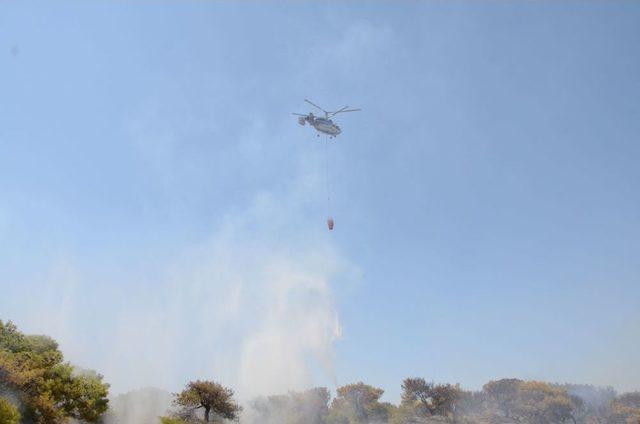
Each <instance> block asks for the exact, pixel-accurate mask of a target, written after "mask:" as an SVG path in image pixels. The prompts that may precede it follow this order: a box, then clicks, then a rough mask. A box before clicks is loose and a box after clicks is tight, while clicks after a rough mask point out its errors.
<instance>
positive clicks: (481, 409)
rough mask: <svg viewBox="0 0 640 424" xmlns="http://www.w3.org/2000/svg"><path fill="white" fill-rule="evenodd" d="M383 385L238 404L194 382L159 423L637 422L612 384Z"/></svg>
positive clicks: (638, 415) (628, 397) (225, 391)
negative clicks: (392, 398) (390, 398)
mask: <svg viewBox="0 0 640 424" xmlns="http://www.w3.org/2000/svg"><path fill="white" fill-rule="evenodd" d="M383 393H384V391H383V390H382V389H380V388H377V387H373V386H370V385H367V384H364V383H362V382H359V383H354V384H348V385H346V386H342V387H340V388H338V389H337V392H336V396H335V397H334V398H333V399H331V395H330V392H329V390H328V389H326V388H323V387H317V388H313V389H310V390H307V391H304V392H290V393H288V394H285V395H276V396H267V397H262V398H258V399H255V400H253V401H252V402H250V403H249V405H248V406H249V407H248V408H247V411H245V414H244V415H243V416H242V419H241V420H240V415H239V413H240V411H241V410H242V408H241V407H240V406H239V405H238V404H237V403H236V402H235V401H234V400H233V391H232V390H231V389H229V388H226V387H223V386H221V385H220V384H217V383H214V382H205V381H195V382H191V383H189V384H188V385H187V387H186V388H185V390H183V391H182V392H181V393H179V394H177V395H176V397H175V400H174V403H173V404H174V408H176V409H175V410H174V412H173V413H171V414H169V415H168V416H166V417H164V418H163V419H162V423H163V424H183V423H197V422H203V421H204V422H219V421H223V420H225V419H226V420H240V421H242V422H247V423H252V424H420V423H424V424H427V423H434V424H435V423H461V424H465V423H466V424H507V423H521V424H522V423H524V424H563V423H573V424H599V423H608V424H640V392H634V393H625V394H622V395H617V394H616V392H615V391H614V390H613V389H611V388H597V387H593V386H586V385H570V384H564V385H558V384H550V383H545V382H540V381H523V380H518V379H502V380H496V381H490V382H488V383H487V384H485V385H484V386H483V388H482V390H480V391H466V390H463V389H461V388H460V386H459V385H451V384H434V383H430V382H428V381H426V380H425V379H423V378H407V379H405V380H404V381H403V383H402V397H401V401H400V403H399V404H398V405H393V404H391V403H388V402H382V401H381V397H382V395H383Z"/></svg>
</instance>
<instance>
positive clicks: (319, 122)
mask: <svg viewBox="0 0 640 424" xmlns="http://www.w3.org/2000/svg"><path fill="white" fill-rule="evenodd" d="M304 101H305V102H307V103H309V104H310V105H311V106H313V107H316V108H318V109H320V110H321V111H322V112H324V118H322V117H318V116H315V115H314V114H313V112H309V113H308V114H307V115H304V114H302V113H294V114H293V115H296V116H298V123H299V124H300V125H305V124H306V123H309V125H311V126H313V127H314V128H315V129H316V131H318V132H319V133H324V134H327V135H329V138H335V137H336V136H337V135H338V134H340V133H341V132H342V131H341V130H340V127H339V126H337V125H336V124H334V123H333V121H332V120H331V119H329V118H331V117H332V116H334V115H337V114H339V113H344V112H358V111H360V110H362V109H349V106H345V107H343V108H342V109H340V110H337V111H335V112H329V111H327V110H324V109H322V108H321V107H320V106H318V105H317V104H315V103H313V102H311V101H309V100H307V99H304ZM316 136H317V137H320V134H316Z"/></svg>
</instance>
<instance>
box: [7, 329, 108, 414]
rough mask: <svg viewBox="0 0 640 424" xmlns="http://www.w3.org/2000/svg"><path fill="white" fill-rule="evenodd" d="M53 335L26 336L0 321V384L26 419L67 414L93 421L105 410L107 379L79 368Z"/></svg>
mask: <svg viewBox="0 0 640 424" xmlns="http://www.w3.org/2000/svg"><path fill="white" fill-rule="evenodd" d="M63 361H64V358H63V355H62V353H61V352H60V351H59V350H58V344H57V343H56V341H55V340H53V339H51V338H50V337H47V336H25V335H23V334H22V333H20V332H19V331H18V329H17V328H16V326H15V325H14V324H13V323H11V322H7V323H6V324H5V323H3V322H2V321H0V384H1V385H2V386H4V387H6V388H8V389H9V390H11V391H12V392H15V393H16V395H17V396H18V398H19V400H20V402H21V404H22V405H23V406H24V415H25V417H24V418H25V419H27V420H28V421H32V422H36V423H46V424H52V423H59V422H65V421H66V420H67V418H75V419H79V420H83V421H86V422H97V421H98V419H99V418H100V416H101V415H102V414H103V413H104V412H105V411H106V410H107V403H108V400H107V395H108V387H109V386H108V385H107V384H105V383H103V382H102V376H101V375H99V374H96V373H94V372H84V373H78V372H77V370H76V369H75V368H74V367H73V366H71V365H70V364H69V363H67V362H63Z"/></svg>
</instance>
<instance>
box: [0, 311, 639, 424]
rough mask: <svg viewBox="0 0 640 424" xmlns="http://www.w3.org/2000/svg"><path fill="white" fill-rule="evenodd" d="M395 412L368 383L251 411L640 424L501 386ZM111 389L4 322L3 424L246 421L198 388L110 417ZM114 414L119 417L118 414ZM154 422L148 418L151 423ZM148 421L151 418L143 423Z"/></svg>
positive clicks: (507, 383)
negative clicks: (109, 391) (163, 415)
mask: <svg viewBox="0 0 640 424" xmlns="http://www.w3.org/2000/svg"><path fill="white" fill-rule="evenodd" d="M401 388H402V392H401V400H400V403H399V405H397V406H396V405H392V404H390V403H387V402H383V401H381V398H382V395H383V394H384V391H383V390H382V389H380V388H377V387H374V386H370V385H368V384H365V383H363V382H357V383H353V384H347V385H345V386H342V387H339V388H338V389H337V391H336V395H335V397H334V398H333V399H331V393H330V391H329V390H328V389H326V388H323V387H316V388H313V389H310V390H306V391H302V392H289V393H287V394H284V395H274V396H267V397H261V398H258V399H255V400H253V401H252V402H250V403H249V410H248V411H247V414H244V415H243V416H242V422H246V423H250V424H258V423H259V424H428V423H432V424H435V423H460V424H510V423H512V424H517V423H518V424H605V423H606V424H640V392H631V393H624V394H620V395H618V394H617V393H616V392H615V390H613V389H612V388H608V387H607V388H601V387H593V386H588V385H576V384H550V383H546V382H541V381H523V380H519V379H513V378H512V379H502V380H495V381H490V382H488V383H487V384H485V385H484V386H483V387H482V390H479V391H466V390H463V389H461V388H460V386H459V385H457V384H456V385H452V384H446V383H445V384H437V383H434V382H430V381H428V380H426V379H424V378H421V377H412V378H407V379H405V380H404V381H403V382H402V385H401ZM107 395H108V385H107V384H106V383H104V382H103V381H102V376H101V375H99V374H97V373H95V372H93V371H80V370H78V369H76V368H74V367H73V366H72V365H71V364H69V363H68V362H65V361H64V357H63V355H62V353H61V352H60V350H59V349H58V344H57V343H56V341H55V340H53V339H51V338H50V337H47V336H33V335H31V336H30V335H25V334H22V333H21V332H20V331H18V329H17V328H16V326H15V325H14V324H13V323H11V322H7V323H4V322H3V321H0V424H20V423H22V424H61V423H67V422H69V421H73V422H83V423H98V422H100V423H105V424H107V423H118V424H133V423H136V424H142V423H147V422H148V423H151V422H155V423H158V422H160V423H161V424H187V423H208V422H226V421H229V420H233V421H240V413H241V411H242V408H241V407H240V406H239V405H238V403H237V402H236V400H235V399H234V392H233V390H231V389H230V388H227V387H224V386H222V385H221V384H219V383H216V382H214V381H202V380H196V381H191V382H189V383H188V384H187V385H186V387H185V389H184V390H183V391H181V392H180V393H177V394H175V395H174V396H173V401H172V404H173V410H172V412H170V413H169V415H168V416H165V417H159V418H158V417H157V415H158V414H159V413H162V412H158V411H162V410H164V406H163V405H166V406H167V407H168V406H169V405H168V403H169V402H170V399H171V398H170V395H169V393H166V392H163V391H161V390H158V389H144V390H140V391H135V392H130V393H128V394H127V395H126V396H125V395H123V396H120V397H117V398H116V399H115V400H114V404H113V406H114V407H115V408H114V410H111V411H109V413H107V414H104V413H105V411H106V410H107V406H108V401H107ZM116 409H120V410H118V411H116ZM145 412H149V413H150V415H149V414H145ZM147 415H149V416H148V417H147Z"/></svg>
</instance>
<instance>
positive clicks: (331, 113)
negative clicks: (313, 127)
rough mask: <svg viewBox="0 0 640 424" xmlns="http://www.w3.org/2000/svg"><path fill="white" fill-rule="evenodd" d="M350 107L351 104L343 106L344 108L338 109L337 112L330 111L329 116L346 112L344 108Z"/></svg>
mask: <svg viewBox="0 0 640 424" xmlns="http://www.w3.org/2000/svg"><path fill="white" fill-rule="evenodd" d="M348 107H349V106H345V107H343V108H342V109H340V110H338V111H336V112H329V116H333V115H335V114H337V113H340V112H344V110H345V109H347V108H348Z"/></svg>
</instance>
